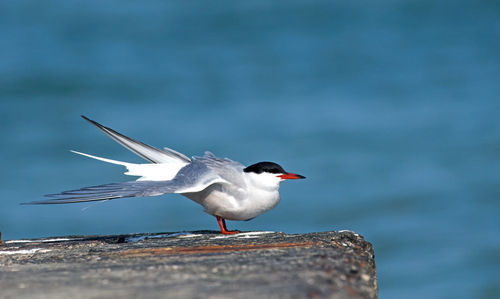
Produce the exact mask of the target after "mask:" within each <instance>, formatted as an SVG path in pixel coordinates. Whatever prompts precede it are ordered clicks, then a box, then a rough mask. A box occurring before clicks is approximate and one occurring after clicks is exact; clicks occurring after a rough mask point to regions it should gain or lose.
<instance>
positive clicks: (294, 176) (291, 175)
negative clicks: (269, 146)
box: [278, 172, 306, 180]
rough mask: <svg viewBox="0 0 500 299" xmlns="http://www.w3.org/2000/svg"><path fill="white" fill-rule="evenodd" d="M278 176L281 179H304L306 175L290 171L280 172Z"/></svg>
mask: <svg viewBox="0 0 500 299" xmlns="http://www.w3.org/2000/svg"><path fill="white" fill-rule="evenodd" d="M278 177H280V178H282V179H283V180H297V179H305V178H306V177H305V176H303V175H300V174H296V173H291V172H287V173H285V174H281V175H279V176H278Z"/></svg>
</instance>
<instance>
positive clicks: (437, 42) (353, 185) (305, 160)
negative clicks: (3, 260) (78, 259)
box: [0, 0, 500, 298]
mask: <svg viewBox="0 0 500 299" xmlns="http://www.w3.org/2000/svg"><path fill="white" fill-rule="evenodd" d="M499 11H500V2H498V1H430V0H423V1H422V0H419V1H410V0H409V1H403V0H401V1H391V0H384V1H376V2H372V1H271V2H269V1H227V2H217V1H216V2H210V3H209V2H205V1H148V2H140V1H106V2H101V1H71V0H64V1H62V0H61V1H57V0H54V1H43V2H40V1H2V2H1V3H0V124H1V128H2V147H1V149H0V150H1V158H0V159H1V161H2V164H1V165H2V169H1V174H0V176H1V182H2V183H1V200H0V231H1V232H2V236H3V239H4V240H5V239H20V238H37V237H45V236H64V235H80V234H122V233H134V232H173V231H190V230H206V229H210V230H217V229H218V226H217V223H216V221H215V219H214V217H212V216H210V215H207V214H205V213H203V211H202V208H201V207H200V206H198V205H197V204H195V203H194V202H191V201H189V200H188V199H185V198H184V197H181V196H177V195H172V196H161V197H153V198H147V199H122V200H114V201H110V202H104V203H86V204H76V205H61V206H21V205H19V203H21V202H26V201H33V200H41V199H43V195H44V194H47V193H54V192H59V191H63V190H67V189H73V188H78V187H83V186H89V185H96V184H102V183H109V182H119V181H126V180H130V179H131V177H126V176H124V175H123V174H122V173H123V171H124V169H123V168H122V167H120V166H114V165H108V164H106V163H103V162H99V161H94V160H91V159H88V158H85V157H80V156H77V155H74V154H72V153H70V152H69V150H70V149H75V150H79V151H83V152H86V153H90V154H95V155H99V156H104V157H108V158H112V159H117V160H125V161H130V162H141V161H142V160H141V159H140V158H139V157H137V156H135V155H134V154H132V153H130V152H129V151H127V150H126V149H124V148H122V147H121V146H120V145H118V144H116V143H115V142H114V141H112V140H111V139H109V138H108V137H106V136H105V135H104V134H102V133H101V132H99V131H98V130H97V129H96V128H95V127H93V126H91V125H90V124H88V123H87V122H85V121H84V120H82V119H81V118H80V117H79V115H80V114H84V115H86V116H88V117H90V118H93V119H95V120H97V121H99V122H101V123H103V124H104V125H107V126H109V127H111V128H113V129H115V130H117V131H119V132H121V133H123V134H125V135H128V136H130V137H132V138H136V139H138V140H141V141H143V142H146V143H148V144H151V145H153V146H157V147H162V146H168V147H171V148H173V149H176V150H178V151H180V152H182V153H185V154H187V155H188V156H191V155H202V154H203V152H204V151H205V150H210V151H212V152H214V153H215V154H216V155H217V156H221V157H229V158H231V159H234V160H236V161H240V162H242V163H243V164H247V165H248V164H252V163H255V162H258V161H263V160H264V161H265V160H269V161H275V162H277V163H280V164H281V165H283V166H284V167H285V169H287V170H288V171H292V172H297V173H300V174H303V175H305V176H307V179H306V180H303V181H294V182H286V183H284V184H282V187H281V195H282V201H281V203H280V205H278V207H277V208H276V209H274V210H272V211H270V212H268V213H266V214H263V215H261V216H259V217H258V218H256V219H254V220H252V221H249V222H232V221H230V222H229V224H228V225H229V228H230V229H235V228H237V229H240V230H273V231H284V232H287V233H305V232H313V231H327V230H342V229H349V230H354V231H356V232H358V233H360V234H361V235H363V236H364V237H365V238H366V239H367V240H368V241H370V242H371V243H372V244H373V245H374V248H375V253H376V262H377V271H378V279H379V285H380V297H381V298H493V297H498V296H500V278H499V274H500V233H499V231H500V220H499V219H500V217H499V212H500V200H499V197H500V187H499V179H500V163H499V159H500V120H499V112H500V100H499V94H500V84H499V77H500V18H498V12H499Z"/></svg>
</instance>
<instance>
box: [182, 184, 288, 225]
mask: <svg viewBox="0 0 500 299" xmlns="http://www.w3.org/2000/svg"><path fill="white" fill-rule="evenodd" d="M184 195H185V196H186V197H188V198H190V199H191V200H193V201H195V202H197V203H199V204H200V205H202V206H203V207H204V208H205V212H206V213H208V214H211V215H214V216H220V217H222V218H224V219H228V220H249V219H252V218H255V217H257V216H258V215H260V214H262V213H264V212H266V211H269V210H270V209H272V208H274V207H275V206H276V205H277V204H278V203H279V201H280V196H279V192H278V191H277V190H272V191H271V190H253V191H252V192H248V191H247V190H243V189H240V188H227V187H226V188H225V186H223V185H219V184H214V185H212V186H210V187H208V188H206V189H205V190H203V191H201V192H196V193H186V194H184Z"/></svg>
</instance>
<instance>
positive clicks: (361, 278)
mask: <svg viewBox="0 0 500 299" xmlns="http://www.w3.org/2000/svg"><path fill="white" fill-rule="evenodd" d="M0 292H1V297H6V298H23V297H24V298H34V297H37V298H39V297H42V298H43V297H45V298H73V299H76V298H96V297H97V298H102V297H114V298H115V297H116V298H159V297H168V298H207V297H208V298H212V297H213V298H215V297H222V298H304V297H306V298H307V297H311V298H316V297H318V298H324V297H327V298H377V278H376V271H375V260H374V253H373V248H372V245H371V244H370V243H368V242H366V241H365V240H364V239H363V237H361V236H359V235H358V234H356V233H353V232H350V231H342V232H335V231H334V232H323V233H310V234H299V235H290V234H284V233H275V232H248V233H242V234H237V235H231V236H224V235H220V234H218V233H216V232H210V231H199V232H192V233H162V234H132V235H120V236H91V237H88V236H84V237H82V236H77V237H64V238H46V239H39V240H17V241H15V240H13V241H4V242H3V244H2V245H1V246H0Z"/></svg>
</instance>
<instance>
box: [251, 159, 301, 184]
mask: <svg viewBox="0 0 500 299" xmlns="http://www.w3.org/2000/svg"><path fill="white" fill-rule="evenodd" d="M243 171H244V172H245V173H247V174H248V176H249V177H250V178H251V180H252V181H253V183H254V184H257V185H260V186H263V187H266V186H267V187H278V186H279V183H281V182H283V181H285V180H296V179H305V178H306V177H305V176H302V175H300V174H296V173H291V172H286V171H285V170H284V169H283V167H281V166H280V165H279V164H276V163H274V162H259V163H255V164H252V165H250V166H248V167H247V168H245V169H243Z"/></svg>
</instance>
